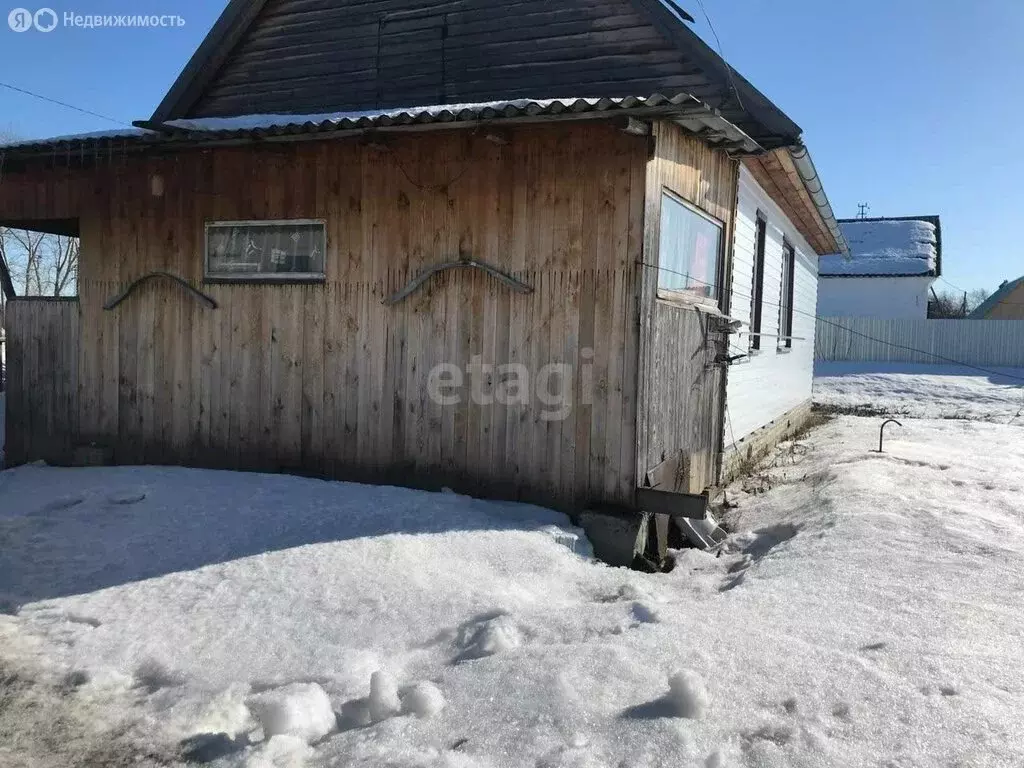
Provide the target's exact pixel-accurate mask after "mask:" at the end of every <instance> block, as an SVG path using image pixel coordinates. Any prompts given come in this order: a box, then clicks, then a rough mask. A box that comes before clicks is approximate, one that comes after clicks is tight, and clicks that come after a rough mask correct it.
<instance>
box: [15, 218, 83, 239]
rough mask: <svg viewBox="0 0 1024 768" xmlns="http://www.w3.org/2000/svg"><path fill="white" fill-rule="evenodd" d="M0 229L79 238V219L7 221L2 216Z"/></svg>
mask: <svg viewBox="0 0 1024 768" xmlns="http://www.w3.org/2000/svg"><path fill="white" fill-rule="evenodd" d="M0 227H7V228H8V229H27V230H29V231H30V232H45V233H46V234H48V235H63V236H64V237H78V236H79V234H78V219H6V218H3V217H2V216H0Z"/></svg>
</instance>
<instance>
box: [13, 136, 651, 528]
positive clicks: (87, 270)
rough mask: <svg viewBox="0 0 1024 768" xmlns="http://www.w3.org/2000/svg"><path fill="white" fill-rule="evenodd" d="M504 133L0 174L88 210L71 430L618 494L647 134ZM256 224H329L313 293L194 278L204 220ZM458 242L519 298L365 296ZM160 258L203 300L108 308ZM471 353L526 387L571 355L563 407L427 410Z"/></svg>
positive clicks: (627, 463) (76, 210)
mask: <svg viewBox="0 0 1024 768" xmlns="http://www.w3.org/2000/svg"><path fill="white" fill-rule="evenodd" d="M508 135H509V138H510V143H509V144H508V145H507V146H497V145H495V144H493V143H491V142H489V141H487V140H485V139H484V138H483V137H482V136H480V135H478V134H475V133H470V132H468V131H452V132H442V133H431V134H421V135H418V136H416V137H406V138H401V139H395V140H393V141H391V142H390V143H389V148H387V149H382V148H380V147H371V146H363V145H360V144H359V143H357V142H355V141H348V142H318V143H303V144H295V145H277V146H264V147H262V148H227V149H218V150H215V151H208V152H200V151H189V152H181V153H178V154H172V155H169V156H166V157H162V158H158V157H152V158H149V159H138V158H132V159H128V160H124V159H119V158H117V157H116V156H115V157H111V158H106V157H105V158H97V160H98V162H99V163H100V167H99V169H98V170H96V171H94V172H91V173H89V174H88V175H77V174H69V173H68V172H67V171H56V172H53V173H52V174H51V175H49V176H47V177H45V178H41V177H36V176H33V177H24V176H12V175H8V176H6V177H5V178H4V180H3V183H2V184H0V210H3V211H4V213H5V215H11V216H14V215H20V216H23V217H25V218H32V217H55V216H81V222H82V262H81V272H80V275H79V286H80V296H81V352H80V355H79V360H78V372H79V376H80V381H81V386H80V401H79V410H78V418H79V428H80V439H81V440H83V441H96V442H98V443H101V444H106V445H110V446H111V447H112V448H113V449H114V451H115V456H116V460H117V461H119V462H122V463H136V462H168V463H185V464H194V465H203V466H214V467H227V468H243V469H265V470H278V469H286V470H301V471H308V472H314V473H318V474H324V475H328V476H334V477H343V478H355V479H367V480H374V481H392V482H398V483H402V484H424V485H428V486H431V485H433V486H437V485H440V484H441V483H446V484H451V485H454V486H455V487H458V488H464V489H466V490H468V491H472V492H475V493H480V494H484V495H499V496H504V497H511V498H524V499H530V500H536V501H541V502H544V503H547V504H553V505H557V506H561V507H564V508H575V507H577V506H580V505H583V504H586V503H588V502H597V501H605V502H612V503H623V504H628V503H631V501H632V495H633V490H634V488H635V487H636V474H635V466H636V457H635V446H636V437H635V419H636V386H637V382H636V371H637V338H638V330H637V316H638V311H637V303H636V302H637V291H636V287H637V269H638V267H637V261H638V260H639V255H640V250H641V241H642V216H643V201H644V166H645V163H646V150H647V143H646V141H645V140H644V139H642V138H637V137H630V136H626V135H625V134H622V133H620V132H618V131H616V130H615V129H614V128H613V127H611V126H608V125H604V124H575V125H572V126H550V127H532V128H522V129H517V130H515V131H512V132H510V133H509V134H508ZM153 176H160V177H162V179H163V188H164V193H163V195H162V196H160V197H156V196H154V195H153V194H152V191H151V179H152V177H153ZM273 218H322V219H326V220H327V222H328V241H329V242H328V258H327V266H326V272H327V279H326V282H325V283H324V284H315V285H284V286H266V285H259V286H257V285H203V284H202V278H203V271H202V270H203V267H202V252H203V224H204V222H205V221H207V220H217V219H220V220H249V219H273ZM460 255H462V256H470V255H471V256H473V257H475V258H477V259H482V260H485V261H487V262H489V263H491V264H493V265H495V266H497V267H499V268H500V269H503V270H506V271H508V272H510V273H512V274H514V275H515V276H516V277H517V278H519V279H520V280H523V281H525V282H526V283H528V284H530V285H532V286H534V287H535V288H536V292H535V293H533V294H532V295H520V294H514V293H511V292H510V291H509V290H508V289H507V288H506V287H504V286H503V285H501V284H499V283H498V282H497V281H495V280H493V279H491V278H489V277H487V276H486V275H483V274H482V273H479V272H476V271H470V270H456V271H451V272H447V273H444V274H441V275H440V276H437V277H435V278H433V279H432V280H431V282H430V283H429V284H428V285H427V286H426V287H425V288H424V289H423V290H421V291H420V292H418V293H415V294H413V295H412V296H411V297H410V298H409V299H407V300H406V301H404V302H403V303H401V304H399V305H397V306H394V307H386V306H384V305H382V303H381V302H382V299H383V298H384V297H386V296H388V295H390V294H392V293H393V292H395V291H397V290H399V289H401V288H402V287H404V286H405V285H406V284H407V283H408V282H409V281H410V279H411V278H413V277H414V276H415V275H416V274H418V273H419V272H420V271H421V270H423V269H424V268H427V267H429V266H431V265H434V264H436V263H438V262H441V261H447V260H451V259H452V258H453V257H458V256H460ZM155 269H163V270H169V271H171V272H174V273H176V274H179V275H181V276H182V277H184V278H186V279H187V280H189V281H190V282H191V283H192V284H194V285H196V286H197V287H200V288H201V289H202V290H204V291H205V292H206V293H208V294H210V295H211V296H212V297H213V298H214V299H215V300H216V301H217V302H218V303H219V305H220V307H219V309H216V310H210V309H206V308H204V307H202V306H201V305H200V304H198V303H197V302H196V301H194V300H193V299H191V298H189V297H188V296H187V295H186V294H185V293H184V292H183V291H182V289H181V288H180V287H178V286H176V285H173V284H171V283H170V282H169V281H164V282H157V281H154V282H150V283H147V284H145V285H144V286H143V287H141V288H140V289H139V290H138V291H137V292H136V293H134V294H132V296H131V297H130V298H129V299H128V300H127V301H126V302H125V303H123V304H122V305H121V306H120V307H118V308H117V309H116V310H115V311H112V312H106V311H104V310H103V308H102V305H103V303H104V301H105V300H106V299H108V298H109V297H111V296H113V295H115V294H117V293H118V292H119V291H120V290H122V289H123V287H125V286H126V285H127V284H128V283H129V282H130V281H132V280H134V279H135V278H137V277H139V276H141V275H143V274H145V273H147V272H149V271H151V270H155ZM590 350H593V353H592V354H591V352H590ZM474 356H480V357H481V359H482V361H483V362H484V363H493V364H505V363H523V364H525V365H526V366H527V368H528V369H529V371H530V374H531V376H533V377H536V376H537V373H538V371H539V370H540V369H541V368H542V367H543V366H544V365H546V364H549V363H564V364H568V365H570V366H572V367H573V371H574V372H575V373H576V378H574V379H573V382H572V392H571V397H572V409H571V412H570V414H569V417H568V418H567V419H565V420H545V417H544V414H545V413H550V412H552V411H553V410H556V409H554V408H551V407H548V406H544V405H543V404H542V403H540V402H539V401H538V397H537V395H536V393H533V395H532V397H531V399H530V404H529V405H527V406H509V407H505V406H503V405H500V404H493V405H487V406H478V405H474V404H472V403H471V402H469V385H468V382H467V385H466V387H465V388H464V389H463V390H462V392H463V394H464V395H465V397H464V400H463V403H462V404H461V405H458V406H452V407H442V406H439V405H436V404H435V403H433V402H432V401H431V399H430V398H429V397H428V395H427V381H428V376H429V374H430V371H431V369H432V368H434V367H435V366H436V365H438V364H441V363H451V364H454V365H456V366H458V367H460V368H462V369H465V368H466V366H467V364H469V363H470V362H471V361H472V360H473V358H474ZM588 365H590V366H592V369H589V368H586V366H588ZM584 370H586V374H584V373H583V371H584ZM590 382H592V386H591V385H590ZM588 388H589V389H592V390H593V396H592V398H590V399H591V400H592V402H591V403H590V404H582V403H581V400H583V399H586V398H585V397H584V390H586V389H588Z"/></svg>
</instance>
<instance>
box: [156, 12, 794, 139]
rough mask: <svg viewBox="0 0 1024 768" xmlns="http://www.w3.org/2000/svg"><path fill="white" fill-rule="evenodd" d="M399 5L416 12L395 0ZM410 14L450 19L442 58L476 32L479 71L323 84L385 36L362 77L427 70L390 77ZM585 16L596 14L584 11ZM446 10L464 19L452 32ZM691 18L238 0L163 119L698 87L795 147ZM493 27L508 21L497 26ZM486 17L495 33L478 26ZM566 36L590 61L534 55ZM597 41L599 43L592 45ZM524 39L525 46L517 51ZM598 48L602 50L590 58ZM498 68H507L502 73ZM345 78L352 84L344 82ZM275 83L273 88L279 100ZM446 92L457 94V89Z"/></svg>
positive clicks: (469, 42) (172, 93) (747, 123)
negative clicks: (516, 34) (389, 48)
mask: <svg viewBox="0 0 1024 768" xmlns="http://www.w3.org/2000/svg"><path fill="white" fill-rule="evenodd" d="M325 6H326V7H325ZM419 6H422V7H419ZM491 6H493V8H492V7H491ZM577 6H578V7H577ZM393 8H404V9H405V10H402V11H394V12H392V11H391V10H389V9H393ZM413 13H417V14H419V15H420V17H422V15H423V14H424V13H430V14H443V15H444V29H443V32H441V33H439V38H438V39H439V40H440V39H443V40H446V41H448V42H447V43H442V48H441V49H440V50H441V51H442V52H441V54H440V55H441V57H442V58H443V57H444V56H446V55H448V54H446V53H445V52H446V51H448V48H445V47H444V46H445V45H450V46H452V47H453V48H454V47H455V46H457V45H460V44H461V43H460V42H459V41H460V40H463V41H465V43H464V46H465V47H464V48H463V49H459V50H455V51H454V52H452V53H451V54H450V55H451V57H452V58H453V60H454V59H457V61H454V63H453V70H456V69H458V68H460V67H461V68H463V69H466V68H471V69H472V74H467V73H466V72H469V69H466V72H463V71H462V70H461V69H459V70H458V71H447V72H446V71H445V67H444V63H445V62H444V61H442V65H441V74H440V77H441V79H442V80H443V81H444V83H445V85H444V87H443V88H442V90H448V84H449V81H450V82H451V84H452V90H453V93H452V94H445V93H442V94H441V95H442V96H445V98H439V99H427V97H425V96H424V97H422V98H416V97H417V96H419V95H420V94H413V95H410V94H409V93H403V92H402V89H400V88H390V87H388V88H386V89H382V88H381V87H380V84H379V83H378V87H377V88H376V89H375V92H373V93H371V92H368V89H370V90H374V89H372V88H370V85H371V84H368V83H366V82H361V83H359V82H356V81H357V80H359V78H344V79H343V80H342V81H341V82H343V84H344V88H342V87H335V85H334V84H333V83H332V84H328V83H326V82H325V80H326V78H330V77H335V78H340V77H341V75H340V74H339V72H338V69H339V67H338V62H339V61H341V62H342V63H344V64H345V65H346V66H347V65H348V61H349V60H350V59H353V58H355V57H356V56H357V54H356V53H352V54H351V56H350V55H349V53H348V48H347V47H346V44H347V43H351V44H353V45H355V44H356V43H358V42H365V40H366V39H367V38H368V37H370V36H372V38H373V39H372V40H371V42H372V43H374V44H376V46H377V48H376V59H374V57H373V54H372V51H371V52H370V53H367V52H365V51H364V52H363V53H362V54H361V55H362V57H363V59H364V60H365V61H367V62H369V63H366V64H364V70H362V74H363V75H364V77H363V80H366V79H367V78H369V77H370V76H369V75H367V74H366V72H367V71H371V70H372V71H373V72H374V73H375V74H374V75H373V76H374V77H376V78H378V80H379V79H380V78H381V77H388V78H390V77H399V78H404V79H405V80H409V79H411V78H413V79H414V78H415V76H416V75H417V74H418V69H419V68H420V67H427V66H428V64H429V62H427V61H425V60H424V59H423V58H422V57H419V58H413V59H412V60H409V59H408V58H405V59H403V66H402V67H395V68H392V69H389V70H387V71H386V72H385V73H384V74H383V75H381V71H382V67H381V60H380V57H381V47H380V43H379V34H378V32H379V30H380V25H381V24H383V23H384V20H385V18H388V19H390V18H393V17H394V18H398V17H400V18H401V22H396V24H397V23H401V24H404V25H406V26H409V25H411V24H412V23H413V22H411V21H408V19H411V18H412V16H410V14H413ZM495 14H497V15H495ZM517 14H524V15H528V16H529V19H528V22H529V23H527V22H526V21H525V20H524V21H523V23H522V26H523V29H524V34H527V35H531V36H533V37H532V38H531V39H530V40H529V41H528V42H523V40H521V39H518V38H517V41H516V42H515V43H514V44H511V43H506V42H503V40H504V38H505V37H506V35H505V33H504V31H503V30H504V29H505V28H506V27H509V26H511V25H512V24H514V23H515V20H516V15H517ZM584 14H586V15H587V18H585V19H581V18H576V17H579V16H581V15H584ZM616 14H618V15H616ZM328 15H329V18H330V19H333V23H334V24H335V25H336V28H330V27H328V26H327V22H326V21H323V20H324V19H327V18H328ZM449 15H450V16H451V17H452V19H453V21H452V24H453V27H452V32H451V37H450V38H449V37H448V35H449V31H448V24H449ZM484 15H489V16H493V18H490V20H489V22H488V23H487V24H484V23H483V22H479V21H477V19H478V18H479V17H481V16H484ZM545 15H552V16H555V17H556V18H557V20H558V24H545V23H544V18H545ZM626 16H628V18H629V21H628V24H630V25H632V26H630V27H629V29H628V30H625V31H627V32H628V33H629V34H628V35H626V34H620V32H621V30H617V29H613V28H612V26H611V21H612V20H614V19H624V18H626ZM307 18H308V19H309V21H308V22H307V21H306V19H307ZM339 19H341V21H339ZM687 20H691V21H692V17H690V16H689V14H687V13H686V12H685V11H683V10H682V8H681V7H680V6H679V4H678V3H677V2H676V0H610V1H609V2H606V3H603V4H602V5H600V6H595V5H594V4H593V3H589V2H586V3H584V2H576V1H575V0H564V2H559V3H557V4H556V3H551V2H550V0H526V1H524V2H518V3H516V4H515V5H511V6H510V5H508V4H506V3H501V2H498V1H497V0H449V2H443V3H434V4H427V3H418V4H417V3H414V2H410V1H409V0H386V1H385V2H373V3H369V2H367V0H336V1H335V2H333V3H331V2H328V3H326V4H325V3H320V4H318V5H317V6H315V7H314V6H311V5H310V4H309V2H308V1H305V2H303V0H231V1H230V3H229V4H228V6H227V8H226V9H225V10H224V12H223V13H222V14H221V16H220V18H219V19H218V20H217V22H216V23H215V24H214V26H213V28H212V29H211V30H210V33H209V34H208V35H207V37H206V39H205V40H204V41H203V43H202V44H201V45H200V47H199V49H198V50H197V51H196V53H195V55H194V56H193V57H192V59H191V60H190V61H189V63H188V65H187V66H186V67H185V69H184V70H183V71H182V73H181V75H180V76H179V77H178V79H177V80H176V81H175V83H174V84H173V85H172V87H171V88H170V90H169V91H168V92H167V95H166V96H165V97H164V99H163V100H162V101H161V103H160V105H159V106H158V107H157V109H156V111H155V112H154V114H153V117H152V121H153V122H156V123H161V122H166V121H169V120H175V119H182V118H190V117H218V116H219V117H227V116H236V115H240V114H252V113H258V112H287V113H312V112H339V111H347V110H355V109H372V108H376V109H381V108H389V107H390V108H394V107H407V106H410V105H412V104H432V103H448V102H450V101H463V102H469V101H472V102H482V101H491V100H509V101H511V100H514V99H521V98H526V99H534V100H537V99H550V98H561V97H564V96H565V95H566V94H572V95H574V96H582V97H620V98H621V97H627V96H639V95H645V94H651V93H662V94H665V95H667V96H674V95H678V94H680V93H689V94H692V95H693V96H695V97H696V98H698V99H700V100H701V101H704V102H706V103H708V104H710V105H711V106H712V107H715V108H718V109H719V110H721V112H722V116H723V117H724V118H725V119H727V120H729V121H730V122H732V123H734V124H735V125H737V126H738V127H739V128H741V129H742V130H743V131H744V132H746V133H748V134H749V135H750V136H751V137H752V138H754V139H755V140H756V141H757V142H758V143H760V144H761V145H762V146H763V147H765V148H767V149H772V148H775V147H779V146H790V145H795V144H796V143H797V140H798V138H799V136H800V133H801V131H800V127H799V126H798V125H796V124H795V123H794V122H793V121H792V120H790V119H789V118H788V117H787V116H786V115H785V114H784V113H783V112H782V111H781V110H779V108H778V107H776V106H775V105H774V104H772V102H771V101H769V100H768V99H767V98H766V97H765V96H764V95H763V94H762V93H760V92H759V91H758V90H757V89H756V88H754V87H753V86H752V85H751V84H750V83H749V82H748V81H747V80H745V79H744V78H743V77H742V76H740V75H739V74H738V73H736V72H735V71H734V70H733V69H732V68H731V67H729V66H728V64H726V62H725V61H724V60H723V59H722V58H721V57H720V56H719V55H718V54H717V53H715V52H714V51H713V50H712V49H711V48H710V47H709V46H708V45H707V44H706V43H705V42H704V41H703V40H701V39H700V37H699V36H698V35H697V34H696V33H695V32H694V31H693V30H692V29H690V28H689V27H688V26H687V25H686V23H685V22H686V21H687ZM388 23H390V22H388ZM622 23H623V24H625V23H627V22H625V21H623V22H622ZM495 24H497V25H499V26H498V27H494V26H493V25H495ZM482 25H483V26H486V27H487V29H489V30H491V31H489V32H486V33H485V32H481V31H479V30H480V29H482V28H483V26H482ZM488 25H491V26H488ZM637 25H639V26H637ZM421 26H422V25H421ZM556 27H557V28H558V29H557V30H556ZM495 29H497V30H499V31H501V34H497V33H496V32H495V31H494V30H495ZM296 30H302V31H301V33H300V32H299V31H296ZM359 30H362V31H361V32H360V31H359ZM460 30H468V31H464V32H460ZM472 30H477V31H475V32H473V31H472ZM414 31H417V32H422V30H414ZM570 32H571V34H570ZM457 33H459V34H461V35H462V36H461V37H460V36H459V34H457ZM357 34H359V35H362V37H358V38H356V37H352V38H351V39H350V40H339V39H337V37H338V36H341V35H349V36H350V37H351V36H353V35H357ZM410 34H412V33H410ZM555 34H558V35H559V37H557V38H552V39H553V40H556V41H557V46H552V45H546V46H538V45H537V42H538V39H540V38H541V37H542V36H543V35H555ZM495 38H499V39H497V40H495ZM569 41H571V44H572V45H573V46H575V50H576V53H575V54H574V56H577V57H578V58H579V59H580V60H579V61H575V62H571V63H570V62H560V61H548V62H547V63H546V64H545V62H543V61H541V62H537V61H535V59H537V58H538V51H540V50H545V49H546V48H551V47H558V46H562V47H565V46H568V45H570V42H569ZM610 41H615V42H614V43H613V42H610ZM652 41H655V42H656V43H657V45H654V43H653V42H652ZM403 45H404V44H403ZM609 46H613V47H611V48H609ZM406 47H407V46H406ZM587 47H593V50H591V51H588V50H587ZM369 48H371V49H372V48H373V45H370V46H369ZM655 48H657V50H655ZM513 49H514V51H515V53H514V54H512V53H508V51H512V50H513ZM403 50H404V48H403ZM558 50H562V48H559V49H558ZM566 50H568V49H566ZM588 52H589V53H592V54H594V55H592V56H587V55H585V54H587V53H588ZM282 54H285V55H287V57H288V59H289V61H288V62H287V63H283V62H281V61H280V58H281V56H282ZM506 54H507V55H510V56H514V57H515V58H514V60H513V61H511V63H510V62H506V61H502V60H500V57H501V56H503V55H506ZM581 54H583V55H581ZM406 56H408V54H406ZM331 57H334V58H331ZM346 57H347V58H346ZM548 58H550V57H548ZM239 62H241V63H239ZM313 62H317V64H316V65H314V63H313ZM353 66H355V65H353ZM285 67H287V68H290V69H289V72H290V74H289V75H288V77H289V78H291V79H290V80H287V81H280V82H278V83H277V85H278V86H279V87H277V89H276V90H275V89H272V88H269V87H263V86H262V85H261V83H260V82H255V81H254V80H253V75H254V73H258V74H259V77H261V78H262V77H269V76H270V75H268V73H274V74H273V76H274V77H277V76H278V75H277V74H276V73H278V72H280V71H281V70H282V69H283V68H285ZM488 67H492V69H493V70H495V71H499V70H500V72H501V75H500V77H498V76H496V75H494V72H493V71H491V70H489V69H487V68H488ZM558 68H561V69H563V70H564V77H563V78H562V82H556V81H555V80H553V79H552V78H551V77H550V74H551V72H552V71H557V70H558ZM410 71H411V72H412V74H410ZM481 72H483V74H481ZM318 73H319V74H318ZM435 74H436V73H435ZM492 75H494V76H493V77H492ZM281 77H283V75H281ZM225 78H227V80H225ZM295 78H300V79H299V80H296V79H295ZM488 78H491V79H490V81H488ZM420 79H422V78H420ZM471 80H472V82H470V81H471ZM288 82H290V83H296V82H301V83H303V84H304V85H303V88H305V89H307V90H311V89H322V91H323V93H318V94H317V96H316V99H319V101H316V99H314V100H313V102H310V99H312V98H313V97H312V96H309V94H308V93H305V92H304V91H301V89H299V88H298V87H285V86H286V84H287V83H288ZM389 85H390V83H389ZM345 88H347V89H348V91H349V93H344V92H343V91H344V90H345ZM360 88H361V89H362V90H360ZM548 90H553V91H554V92H547V91H548ZM271 91H274V93H275V94H276V95H273V96H272V95H271ZM357 91H358V92H357ZM227 94H231V95H230V96H229V95H227ZM240 94H247V95H246V96H242V95H240ZM303 94H305V95H303ZM449 95H450V96H451V98H447V96H449ZM274 98H276V100H277V101H276V102H272V103H271V108H263V106H262V104H261V103H258V102H266V101H267V100H269V99H274ZM403 98H404V100H403ZM303 99H305V101H304V100H303ZM410 99H411V100H410ZM371 102H372V103H371ZM393 102H394V103H393ZM282 107H285V108H282Z"/></svg>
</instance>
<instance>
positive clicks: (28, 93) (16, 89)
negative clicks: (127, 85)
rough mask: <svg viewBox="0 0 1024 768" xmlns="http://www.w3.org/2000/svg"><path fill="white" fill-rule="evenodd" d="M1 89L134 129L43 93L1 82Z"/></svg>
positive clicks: (115, 119) (121, 121)
mask: <svg viewBox="0 0 1024 768" xmlns="http://www.w3.org/2000/svg"><path fill="white" fill-rule="evenodd" d="M0 88H6V89H8V90H10V91H14V92H15V93H20V94H23V95H25V96H31V97H32V98H33V99H39V100H40V101H45V102H47V103H49V104H56V105H57V106H59V107H65V108H66V109H73V110H74V111H75V112H81V113H82V114H83V115H89V116H90V117H98V118H100V119H101V120H107V121H109V122H111V123H116V124H117V125H121V126H124V127H126V128H132V127H133V126H132V125H131V123H128V122H125V121H124V120H118V119H117V118H115V117H110V116H109V115H101V114H100V113H99V112H93V111H92V110H91V109H85V108H84V107H76V106H75V105H74V104H68V103H67V102H66V101H60V100H59V99H53V98H50V97H49V96H44V95H42V94H41V93H36V92H35V91H30V90H28V89H26V88H19V87H18V86H16V85H11V84H10V83H4V82H0Z"/></svg>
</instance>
